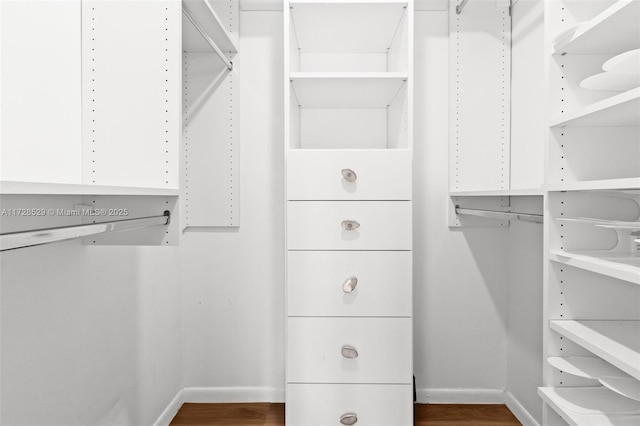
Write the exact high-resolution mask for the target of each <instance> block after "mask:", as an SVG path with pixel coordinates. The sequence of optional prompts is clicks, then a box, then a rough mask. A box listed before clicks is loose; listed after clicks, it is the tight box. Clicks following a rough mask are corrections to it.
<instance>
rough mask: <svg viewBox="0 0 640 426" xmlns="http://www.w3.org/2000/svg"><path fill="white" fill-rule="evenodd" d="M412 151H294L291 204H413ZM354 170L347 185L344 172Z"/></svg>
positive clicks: (289, 156)
mask: <svg viewBox="0 0 640 426" xmlns="http://www.w3.org/2000/svg"><path fill="white" fill-rule="evenodd" d="M411 163H412V153H411V152H410V151H400V150H383V151H354V150H330V151H329V150H322V151H320V150H291V151H289V152H288V153H287V199H288V200H410V199H411V196H412V191H411V184H412V179H411V172H412V167H411ZM344 169H350V170H353V171H354V172H355V173H356V175H357V179H356V181H355V182H349V181H347V180H346V179H345V178H344V177H343V175H342V170H344Z"/></svg>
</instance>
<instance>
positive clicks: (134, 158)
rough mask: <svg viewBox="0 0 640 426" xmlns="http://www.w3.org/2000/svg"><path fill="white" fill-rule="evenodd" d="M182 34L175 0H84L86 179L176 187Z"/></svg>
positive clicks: (87, 181) (104, 183) (112, 182)
mask: <svg viewBox="0 0 640 426" xmlns="http://www.w3.org/2000/svg"><path fill="white" fill-rule="evenodd" d="M181 34H182V32H181V9H180V2H178V1H173V0H163V1H143V0H138V1H120V0H118V1H101V0H85V1H83V3H82V64H83V68H82V69H83V72H82V104H83V114H82V120H83V183H87V184H97V185H113V186H143V187H155V188H174V189H175V188H178V181H179V176H178V161H179V160H178V158H179V153H180V124H181V119H180V101H181V93H182V87H181V74H180V68H181V67H180V63H181V49H182V36H181Z"/></svg>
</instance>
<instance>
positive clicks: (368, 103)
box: [284, 0, 413, 426]
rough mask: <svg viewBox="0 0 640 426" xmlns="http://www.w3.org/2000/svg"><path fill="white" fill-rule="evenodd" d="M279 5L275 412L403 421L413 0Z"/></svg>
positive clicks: (301, 420)
mask: <svg viewBox="0 0 640 426" xmlns="http://www.w3.org/2000/svg"><path fill="white" fill-rule="evenodd" d="M285 11H286V12H285V26H284V39H285V67H284V69H285V75H284V84H285V96H284V99H285V157H286V158H285V163H286V187H287V189H286V199H287V202H286V215H287V218H286V228H287V237H286V246H287V354H288V355H287V387H286V403H287V405H286V408H287V413H286V420H287V424H293V425H301V424H356V422H357V423H358V424H360V423H363V424H365V423H372V424H373V423H375V424H379V425H390V426H391V425H393V426H399V425H409V424H412V421H413V410H412V406H413V398H412V393H413V392H412V382H413V380H412V336H411V333H412V331H411V330H412V325H411V317H412V302H411V300H412V296H411V294H412V276H411V275H412V273H411V271H412V266H411V265H412V242H411V241H412V231H411V229H412V225H411V215H412V213H411V199H412V189H411V188H412V147H413V141H412V130H413V129H412V127H413V126H412V111H413V103H412V84H413V83H412V68H413V66H412V64H413V58H412V55H413V48H412V46H413V37H412V35H413V2H412V1H411V0H408V1H406V0H402V1H398V0H365V1H360V0H354V1H349V0H347V1H338V0H289V1H286V2H285ZM332 283H333V284H332ZM390 286H392V287H393V289H392V288H391V287H390ZM382 300H384V301H385V302H384V303H381V301H382ZM392 353H393V354H394V355H391V354H392ZM391 356H393V358H394V359H395V360H394V361H393V362H388V360H389V359H390V357H391Z"/></svg>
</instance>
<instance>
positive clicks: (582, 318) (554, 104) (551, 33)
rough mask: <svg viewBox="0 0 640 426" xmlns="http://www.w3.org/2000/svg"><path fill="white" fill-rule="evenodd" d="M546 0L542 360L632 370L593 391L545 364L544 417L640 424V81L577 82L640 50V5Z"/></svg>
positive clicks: (623, 0) (633, 0)
mask: <svg viewBox="0 0 640 426" xmlns="http://www.w3.org/2000/svg"><path fill="white" fill-rule="evenodd" d="M545 5H546V6H545V7H546V9H545V21H546V32H547V65H548V73H549V74H548V88H547V89H548V95H549V102H548V110H549V111H550V114H549V118H548V125H549V131H548V133H547V135H548V137H547V153H548V158H547V172H546V173H547V174H546V179H545V184H544V185H543V188H544V190H545V191H548V197H547V200H546V211H545V215H546V220H545V234H546V238H545V240H546V246H545V251H546V253H545V261H546V262H547V264H546V266H545V274H546V276H545V280H544V286H545V290H544V294H545V298H546V300H545V303H544V306H545V312H544V321H545V327H547V328H546V330H545V332H544V344H543V346H544V357H545V359H546V358H550V357H572V356H587V355H588V356H595V357H597V358H598V359H599V360H600V361H601V362H604V363H607V364H609V365H610V366H612V367H615V368H617V369H619V370H622V371H623V372H625V373H626V374H628V375H629V376H630V377H623V378H620V379H614V380H611V381H609V380H608V379H606V378H593V379H597V380H599V381H600V384H603V385H605V386H600V387H595V388H594V387H593V386H594V380H589V379H585V378H584V376H582V377H581V376H572V375H571V374H570V373H568V372H566V371H563V370H562V369H558V368H555V367H552V366H551V365H548V364H546V363H545V368H544V382H543V383H544V387H541V388H539V392H538V393H539V395H540V396H541V398H542V399H543V401H544V402H545V406H544V407H545V408H544V424H549V425H556V424H557V425H561V424H564V423H568V424H570V425H594V426H595V425H598V426H600V425H622V426H624V425H631V424H640V405H638V408H634V407H636V405H635V404H638V401H636V400H635V399H634V398H633V396H634V393H633V392H626V391H625V388H626V389H637V388H639V387H640V286H638V284H640V250H639V247H638V242H637V241H636V240H637V239H638V238H637V236H634V234H635V233H636V232H637V231H638V229H640V222H639V220H640V195H639V194H640V191H639V190H640V88H633V89H630V90H627V91H624V92H617V93H616V92H615V91H601V90H590V89H588V88H583V87H581V86H580V84H579V83H580V82H581V81H583V80H584V79H585V78H588V77H590V76H591V75H595V74H598V73H601V72H602V71H603V69H604V64H605V63H606V62H607V61H609V60H610V59H611V58H612V57H617V56H618V55H626V54H627V53H626V52H628V51H630V50H634V49H638V48H640V26H638V18H639V17H640V2H639V1H637V0H617V1H610V2H587V1H580V0H561V1H548V2H546V3H545ZM565 31H568V33H571V32H572V34H571V35H569V36H565V37H564V41H560V42H559V43H558V44H556V45H555V46H552V45H553V41H554V40H555V39H556V35H558V34H563V32H565ZM564 34H567V33H566V32H565V33H564ZM559 38H561V37H559ZM595 383H596V384H598V382H597V381H596V382H595ZM606 385H608V386H606Z"/></svg>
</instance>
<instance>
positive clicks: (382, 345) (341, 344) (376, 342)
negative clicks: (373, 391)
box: [287, 317, 412, 383]
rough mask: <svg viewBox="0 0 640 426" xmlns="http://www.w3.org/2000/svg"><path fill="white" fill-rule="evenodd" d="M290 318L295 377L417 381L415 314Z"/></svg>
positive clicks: (305, 380) (333, 380)
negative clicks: (413, 342) (414, 377)
mask: <svg viewBox="0 0 640 426" xmlns="http://www.w3.org/2000/svg"><path fill="white" fill-rule="evenodd" d="M287 321H288V329H289V330H288V331H289V334H288V336H289V337H288V338H289V348H288V356H287V360H288V361H287V376H288V378H289V383H411V377H412V371H411V368H412V365H411V355H412V348H411V339H412V331H411V330H412V328H411V318H317V317H296V318H291V317H290V318H289V319H288V320H287Z"/></svg>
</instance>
